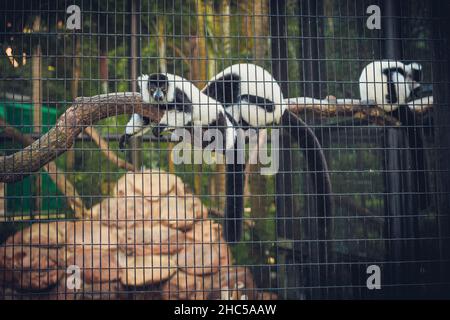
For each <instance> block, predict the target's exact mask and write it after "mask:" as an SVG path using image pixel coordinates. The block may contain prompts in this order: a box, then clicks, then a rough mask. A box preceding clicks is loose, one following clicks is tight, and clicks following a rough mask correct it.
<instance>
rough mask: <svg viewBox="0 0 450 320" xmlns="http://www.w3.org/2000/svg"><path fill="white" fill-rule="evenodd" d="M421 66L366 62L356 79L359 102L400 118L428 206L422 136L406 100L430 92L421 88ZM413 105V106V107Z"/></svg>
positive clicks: (421, 201) (422, 207) (422, 202)
mask: <svg viewBox="0 0 450 320" xmlns="http://www.w3.org/2000/svg"><path fill="white" fill-rule="evenodd" d="M421 81H422V66H421V65H420V64H419V63H416V62H413V63H410V64H403V63H402V62H400V61H393V60H382V61H374V62H372V63H369V64H368V65H367V66H366V67H365V68H364V69H363V71H362V73H361V76H360V78H359V90H360V95H361V100H362V103H367V104H368V105H373V104H375V105H378V106H379V107H381V108H383V109H384V111H386V112H388V113H389V114H390V115H391V116H393V117H395V118H396V119H398V120H399V121H400V123H401V124H402V127H404V128H406V134H407V135H408V140H409V148H410V150H411V152H413V156H412V161H414V162H415V167H416V170H417V173H416V174H417V179H418V183H417V190H416V191H417V193H419V194H422V195H424V196H422V197H421V198H424V199H421V200H420V204H419V206H420V208H421V209H424V208H426V206H427V203H428V200H427V199H426V188H427V177H426V175H425V169H426V167H425V157H424V155H423V139H422V133H421V130H420V126H419V129H418V123H417V122H418V118H417V116H416V114H415V113H414V111H413V110H411V106H409V105H408V104H407V103H408V102H410V101H412V100H414V99H416V98H417V99H420V98H423V95H424V94H426V93H430V92H431V91H430V89H429V88H428V87H426V86H424V87H422V86H421V83H420V82H421ZM412 108H414V106H412Z"/></svg>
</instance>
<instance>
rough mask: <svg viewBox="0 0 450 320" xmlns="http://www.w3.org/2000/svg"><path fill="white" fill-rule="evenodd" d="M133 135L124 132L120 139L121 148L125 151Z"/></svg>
mask: <svg viewBox="0 0 450 320" xmlns="http://www.w3.org/2000/svg"><path fill="white" fill-rule="evenodd" d="M130 138H131V135H129V134H123V135H122V136H121V137H120V139H119V149H120V150H122V151H124V150H125V148H126V147H127V145H128V142H129V141H130Z"/></svg>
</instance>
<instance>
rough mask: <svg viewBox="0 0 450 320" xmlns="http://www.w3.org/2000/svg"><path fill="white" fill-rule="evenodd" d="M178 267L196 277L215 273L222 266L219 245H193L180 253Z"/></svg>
mask: <svg viewBox="0 0 450 320" xmlns="http://www.w3.org/2000/svg"><path fill="white" fill-rule="evenodd" d="M177 264H178V267H179V268H180V269H182V270H183V271H184V272H186V273H189V274H194V275H203V274H210V273H215V272H217V270H218V269H219V265H220V246H219V244H202V243H198V244H191V245H187V246H186V247H185V248H184V249H183V250H181V251H180V252H179V253H178V260H177Z"/></svg>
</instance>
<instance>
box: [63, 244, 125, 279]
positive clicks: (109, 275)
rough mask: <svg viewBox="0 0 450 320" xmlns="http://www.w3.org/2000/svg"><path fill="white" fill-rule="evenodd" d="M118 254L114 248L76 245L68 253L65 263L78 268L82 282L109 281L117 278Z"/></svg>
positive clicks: (118, 269)
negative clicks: (100, 248) (92, 247)
mask: <svg viewBox="0 0 450 320" xmlns="http://www.w3.org/2000/svg"><path fill="white" fill-rule="evenodd" d="M120 255H121V253H120V252H118V251H117V250H114V249H111V250H106V249H103V250H99V249H91V248H89V247H88V248H83V247H77V249H76V250H75V251H73V253H68V257H67V260H66V265H67V266H78V267H79V268H80V271H81V280H82V281H83V283H86V284H93V283H98V282H111V281H115V280H118V279H119V271H120V268H119V262H118V261H119V259H120Z"/></svg>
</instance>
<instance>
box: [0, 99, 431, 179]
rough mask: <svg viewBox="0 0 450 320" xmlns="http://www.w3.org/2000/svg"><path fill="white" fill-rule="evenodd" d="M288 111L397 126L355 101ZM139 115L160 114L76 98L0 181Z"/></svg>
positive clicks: (130, 103)
mask: <svg viewBox="0 0 450 320" xmlns="http://www.w3.org/2000/svg"><path fill="white" fill-rule="evenodd" d="M287 102H288V103H289V109H290V110H291V111H292V112H293V113H296V114H300V113H301V112H305V111H312V112H314V113H317V114H318V115H319V116H321V117H324V118H325V117H337V116H345V117H352V118H355V119H361V120H363V119H364V120H367V121H369V122H370V123H373V124H376V125H383V126H385V125H391V126H399V125H401V123H400V122H399V121H398V119H396V118H394V117H392V116H390V115H389V114H387V113H386V112H384V111H383V110H382V109H381V108H379V107H376V106H372V107H368V106H366V105H361V104H360V101H359V100H352V99H341V100H339V99H336V100H335V99H331V98H329V99H325V100H317V101H316V99H312V98H294V99H288V100H287ZM432 102H433V99H432V97H428V99H420V101H417V100H416V101H413V102H411V103H410V104H409V105H410V108H411V109H412V110H414V111H417V112H418V113H425V111H427V110H429V109H431V107H432ZM132 113H139V114H141V115H143V116H146V117H148V118H150V120H151V121H152V122H159V120H160V119H161V117H162V115H163V111H160V110H159V109H158V108H157V107H155V106H152V105H150V104H146V103H143V102H142V98H141V95H140V94H139V93H132V92H124V93H111V94H104V95H98V96H93V97H81V98H77V99H76V100H75V102H74V103H73V105H72V106H71V107H70V108H69V109H67V110H66V112H65V113H64V114H63V115H62V116H61V117H60V118H59V119H58V121H57V123H56V125H55V127H54V128H52V129H51V130H50V131H49V132H47V134H45V135H43V136H42V137H41V138H40V139H38V140H36V141H35V142H34V143H33V144H32V145H30V146H28V147H27V148H25V149H24V150H21V151H18V152H16V153H14V154H11V155H8V156H3V157H0V182H7V183H10V182H15V181H18V180H21V179H23V178H24V177H26V176H28V175H30V174H32V173H34V172H36V171H37V170H39V168H41V167H42V166H44V165H45V164H47V163H48V162H50V161H52V160H53V159H55V158H56V157H57V156H59V155H60V154H62V153H64V152H65V151H67V149H69V148H70V147H71V146H72V144H73V142H74V138H75V137H76V136H77V135H78V134H79V133H80V132H81V131H82V130H84V129H85V128H86V127H89V126H92V125H93V124H94V123H96V122H97V121H99V120H101V119H104V118H108V117H112V116H117V115H121V114H132Z"/></svg>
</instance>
